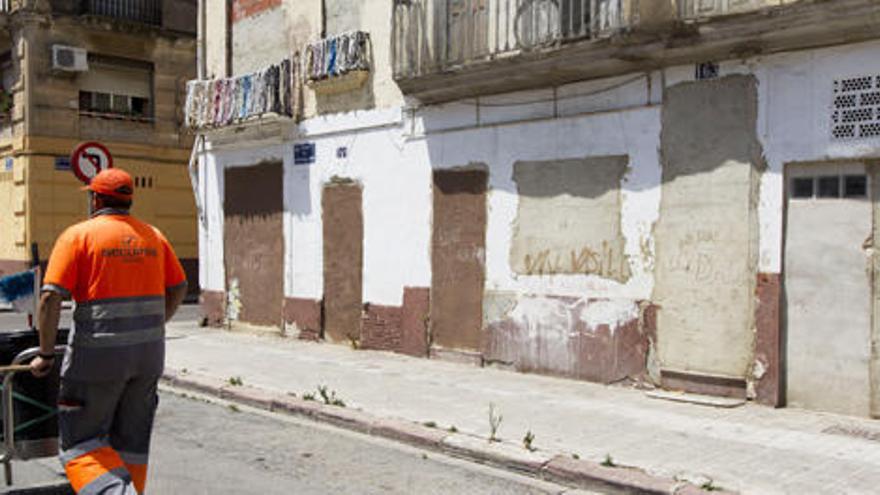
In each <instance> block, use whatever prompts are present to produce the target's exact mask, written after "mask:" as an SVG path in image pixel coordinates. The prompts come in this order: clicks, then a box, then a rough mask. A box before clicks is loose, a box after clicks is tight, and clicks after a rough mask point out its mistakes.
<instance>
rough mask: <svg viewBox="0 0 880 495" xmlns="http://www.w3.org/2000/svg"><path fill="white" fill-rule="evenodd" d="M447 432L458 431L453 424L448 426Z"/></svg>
mask: <svg viewBox="0 0 880 495" xmlns="http://www.w3.org/2000/svg"><path fill="white" fill-rule="evenodd" d="M449 433H458V428H456V427H455V425H452V426H450V427H449Z"/></svg>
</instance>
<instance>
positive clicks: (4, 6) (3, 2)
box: [0, 0, 12, 13]
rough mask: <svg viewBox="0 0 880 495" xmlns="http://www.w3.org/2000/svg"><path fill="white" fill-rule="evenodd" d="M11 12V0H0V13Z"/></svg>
mask: <svg viewBox="0 0 880 495" xmlns="http://www.w3.org/2000/svg"><path fill="white" fill-rule="evenodd" d="M6 12H12V0H0V13H6Z"/></svg>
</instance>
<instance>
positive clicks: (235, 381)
mask: <svg viewBox="0 0 880 495" xmlns="http://www.w3.org/2000/svg"><path fill="white" fill-rule="evenodd" d="M226 381H227V382H229V384H230V385H232V386H233V387H240V386H242V385H244V380H242V379H241V377H240V376H231V377H229V380H226Z"/></svg>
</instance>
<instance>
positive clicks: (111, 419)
mask: <svg viewBox="0 0 880 495" xmlns="http://www.w3.org/2000/svg"><path fill="white" fill-rule="evenodd" d="M158 380H159V377H158V376H154V375H151V376H135V377H132V378H130V379H128V380H124V381H123V380H118V381H91V380H89V381H83V380H72V379H67V378H63V377H62V380H61V390H60V393H59V400H58V404H59V420H58V423H59V429H60V434H61V456H60V457H61V463H62V465H63V466H64V468H65V472H67V477H68V479H69V480H70V482H71V485H73V487H74V489H75V490H77V493H78V494H80V495H92V494H101V495H136V494H138V493H141V494H143V492H144V485H145V483H146V471H147V469H146V468H147V461H148V456H149V451H150V433H151V431H152V428H153V419H154V417H155V414H156V406H157V405H158V403H159V396H158V394H157V391H156V389H157V383H158Z"/></svg>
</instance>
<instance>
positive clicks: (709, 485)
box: [700, 480, 721, 492]
mask: <svg viewBox="0 0 880 495" xmlns="http://www.w3.org/2000/svg"><path fill="white" fill-rule="evenodd" d="M700 489H702V490H705V491H707V492H715V491H719V490H721V487H719V486H716V485H715V482H714V481H713V480H708V481H706V482H704V483H703V484H702V485H700Z"/></svg>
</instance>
